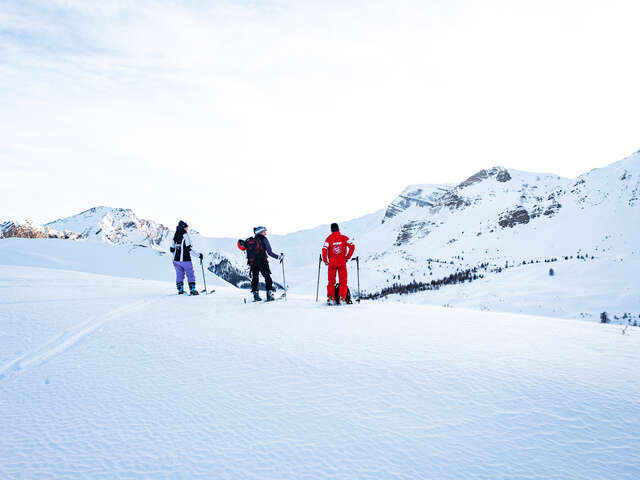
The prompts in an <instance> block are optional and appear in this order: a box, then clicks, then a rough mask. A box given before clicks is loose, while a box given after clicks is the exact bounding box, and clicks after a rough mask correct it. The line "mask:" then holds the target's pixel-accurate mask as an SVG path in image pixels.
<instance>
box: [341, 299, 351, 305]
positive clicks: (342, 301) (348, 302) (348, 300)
mask: <svg viewBox="0 0 640 480" xmlns="http://www.w3.org/2000/svg"><path fill="white" fill-rule="evenodd" d="M340 302H341V303H344V304H345V305H351V304H352V303H353V302H352V301H351V298H342V297H340Z"/></svg>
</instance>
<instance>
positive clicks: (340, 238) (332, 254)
mask: <svg viewBox="0 0 640 480" xmlns="http://www.w3.org/2000/svg"><path fill="white" fill-rule="evenodd" d="M355 249H356V246H355V245H354V244H353V243H352V242H350V241H349V237H347V236H345V235H342V234H341V233H340V232H333V233H332V234H331V235H329V236H328V237H327V239H326V240H325V241H324V246H323V247H322V260H323V261H324V263H328V264H329V265H331V266H332V267H338V266H341V265H345V264H346V263H347V261H348V260H349V259H350V258H351V256H352V255H353V251H354V250H355Z"/></svg>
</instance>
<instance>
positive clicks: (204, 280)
mask: <svg viewBox="0 0 640 480" xmlns="http://www.w3.org/2000/svg"><path fill="white" fill-rule="evenodd" d="M200 267H201V268H202V281H203V282H204V291H205V293H206V294H207V295H209V291H208V290H207V277H205V276H204V265H202V258H201V259H200Z"/></svg>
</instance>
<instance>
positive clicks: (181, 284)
mask: <svg viewBox="0 0 640 480" xmlns="http://www.w3.org/2000/svg"><path fill="white" fill-rule="evenodd" d="M176 287H178V295H182V294H183V293H184V282H176Z"/></svg>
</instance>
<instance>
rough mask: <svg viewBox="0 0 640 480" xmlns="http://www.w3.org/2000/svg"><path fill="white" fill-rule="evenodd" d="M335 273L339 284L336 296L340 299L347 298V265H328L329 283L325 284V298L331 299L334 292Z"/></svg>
mask: <svg viewBox="0 0 640 480" xmlns="http://www.w3.org/2000/svg"><path fill="white" fill-rule="evenodd" d="M336 272H338V278H339V282H340V291H339V292H338V295H340V296H341V297H342V298H345V297H346V296H347V291H348V290H349V287H347V265H331V264H329V283H327V297H331V298H333V297H334V296H335V291H336Z"/></svg>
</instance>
